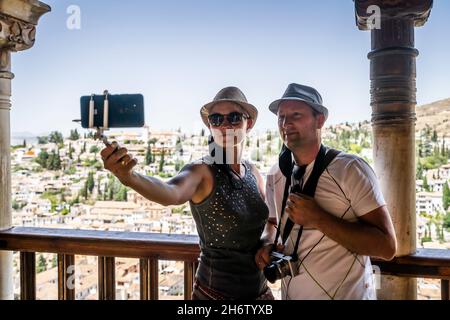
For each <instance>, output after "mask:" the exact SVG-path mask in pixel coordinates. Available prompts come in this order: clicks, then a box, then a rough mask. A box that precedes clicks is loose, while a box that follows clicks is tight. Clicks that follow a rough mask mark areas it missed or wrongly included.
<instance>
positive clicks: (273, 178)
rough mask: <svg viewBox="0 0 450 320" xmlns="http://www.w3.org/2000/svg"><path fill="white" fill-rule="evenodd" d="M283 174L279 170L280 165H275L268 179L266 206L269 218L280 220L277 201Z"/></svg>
mask: <svg viewBox="0 0 450 320" xmlns="http://www.w3.org/2000/svg"><path fill="white" fill-rule="evenodd" d="M281 178H282V177H281V172H280V169H279V168H278V165H274V166H273V167H272V168H271V169H270V171H269V173H268V174H267V178H266V205H267V207H268V208H269V217H270V218H276V219H278V218H279V217H278V215H277V212H278V207H277V199H278V194H277V192H278V189H279V187H278V184H279V183H280V180H281Z"/></svg>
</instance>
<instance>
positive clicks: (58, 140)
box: [48, 131, 64, 145]
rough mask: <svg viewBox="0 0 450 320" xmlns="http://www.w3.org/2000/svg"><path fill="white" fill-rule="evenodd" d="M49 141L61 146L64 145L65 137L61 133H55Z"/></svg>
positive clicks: (50, 136) (49, 137) (51, 134)
mask: <svg viewBox="0 0 450 320" xmlns="http://www.w3.org/2000/svg"><path fill="white" fill-rule="evenodd" d="M48 141H50V142H53V143H55V144H57V145H61V144H63V143H64V137H63V135H62V133H61V132H58V131H53V132H51V133H50V135H49V136H48Z"/></svg>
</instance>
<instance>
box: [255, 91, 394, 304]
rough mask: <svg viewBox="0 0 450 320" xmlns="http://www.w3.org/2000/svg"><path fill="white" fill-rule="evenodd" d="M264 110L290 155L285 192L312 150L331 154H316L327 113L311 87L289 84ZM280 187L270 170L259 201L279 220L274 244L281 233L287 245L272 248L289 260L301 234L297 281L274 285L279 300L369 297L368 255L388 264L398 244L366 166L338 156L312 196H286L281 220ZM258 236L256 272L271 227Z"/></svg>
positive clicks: (278, 175)
mask: <svg viewBox="0 0 450 320" xmlns="http://www.w3.org/2000/svg"><path fill="white" fill-rule="evenodd" d="M269 109H270V111H272V112H273V113H274V114H276V115H277V116H278V127H279V131H280V135H281V137H282V139H283V142H284V145H285V146H286V147H287V150H288V151H290V152H291V153H292V158H289V161H293V162H294V170H293V172H294V174H292V176H290V177H289V178H290V179H291V181H292V182H291V187H292V186H294V185H296V184H297V185H299V186H304V185H305V183H306V182H307V181H308V179H309V177H310V176H311V172H312V170H313V168H314V163H315V161H316V158H317V159H319V158H318V154H319V152H323V153H324V154H325V152H326V154H328V152H329V151H330V149H326V148H323V149H321V129H322V128H323V126H324V123H325V121H326V120H327V117H328V109H327V108H325V107H324V106H323V105H322V97H321V96H320V94H319V93H318V92H317V91H316V90H315V89H314V88H311V87H307V86H304V85H299V84H295V83H294V84H290V85H289V86H288V88H287V90H286V92H285V94H284V95H283V97H282V98H281V99H279V100H276V101H274V102H273V103H272V104H271V105H270V107H269ZM321 150H324V151H321ZM290 159H292V160H290ZM298 172H301V173H300V174H298ZM288 175H289V174H288ZM285 185H286V177H285V176H284V175H283V173H282V171H281V170H280V166H279V164H277V165H276V166H274V167H273V168H272V169H271V171H270V172H269V175H268V178H267V186H266V199H267V200H266V201H267V204H268V207H269V210H270V217H272V219H273V218H276V219H278V221H279V220H280V218H281V224H280V234H281V236H280V239H283V233H285V234H284V238H287V240H286V242H285V243H280V241H278V244H279V245H282V246H281V248H283V247H284V251H283V253H284V254H285V255H292V254H293V250H294V247H295V243H296V241H297V237H298V236H299V233H300V238H299V245H298V250H297V256H298V260H297V262H296V263H294V264H293V265H294V266H295V268H298V270H297V272H295V273H298V275H295V276H294V277H290V276H286V277H284V278H282V279H281V280H282V297H283V299H376V294H375V288H374V284H373V271H372V265H371V262H370V258H369V257H370V256H374V257H378V258H381V259H385V260H390V259H392V258H393V257H394V255H395V252H396V246H397V243H396V238H395V231H394V227H393V225H392V221H391V218H390V216H389V212H388V210H387V208H386V203H385V201H384V198H383V195H382V193H381V191H380V188H379V185H378V182H377V178H376V176H375V173H374V172H373V170H372V169H371V167H370V166H369V165H368V164H367V163H366V162H365V161H364V160H362V159H360V158H359V157H357V156H354V155H350V154H346V153H344V152H340V153H338V154H337V156H335V158H334V159H333V160H332V161H331V163H330V164H329V165H328V166H327V167H326V168H325V170H324V171H323V173H322V174H321V175H320V178H319V179H318V183H317V187H316V189H315V194H314V198H313V199H312V198H305V197H302V196H299V195H298V194H296V193H290V194H288V193H286V197H287V199H286V201H285V202H286V205H285V210H284V214H283V210H282V203H283V196H284V192H285V187H287V186H285ZM288 220H291V222H289V221H288ZM272 222H273V220H272ZM289 223H290V224H291V227H290V228H289V227H286V225H289ZM292 226H293V227H292ZM301 226H302V227H301ZM285 229H286V230H285ZM288 229H291V230H290V231H289V230H288ZM299 230H301V231H300V232H299ZM287 233H288V234H287ZM265 234H266V235H265V237H266V240H267V241H266V242H265V243H266V244H265V246H263V247H262V248H261V249H260V250H259V251H258V252H257V254H256V256H255V261H256V263H257V265H258V266H259V267H260V268H261V269H262V268H264V267H265V266H267V265H268V264H270V256H269V254H270V251H271V249H272V248H273V245H270V244H269V243H273V242H274V240H275V225H274V224H273V223H272V224H268V225H267V226H266V233H265ZM278 248H280V246H278ZM282 250H283V249H282Z"/></svg>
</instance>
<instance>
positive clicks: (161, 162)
mask: <svg viewBox="0 0 450 320" xmlns="http://www.w3.org/2000/svg"><path fill="white" fill-rule="evenodd" d="M164 154H165V150H164V148H163V150H162V152H161V159H160V160H159V172H163V169H164V164H165V160H164Z"/></svg>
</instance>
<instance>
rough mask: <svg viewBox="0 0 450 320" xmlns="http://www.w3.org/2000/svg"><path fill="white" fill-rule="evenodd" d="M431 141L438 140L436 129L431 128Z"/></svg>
mask: <svg viewBox="0 0 450 320" xmlns="http://www.w3.org/2000/svg"><path fill="white" fill-rule="evenodd" d="M431 141H432V142H434V143H436V142H437V141H438V135H437V131H436V130H433V136H432V137H431Z"/></svg>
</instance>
